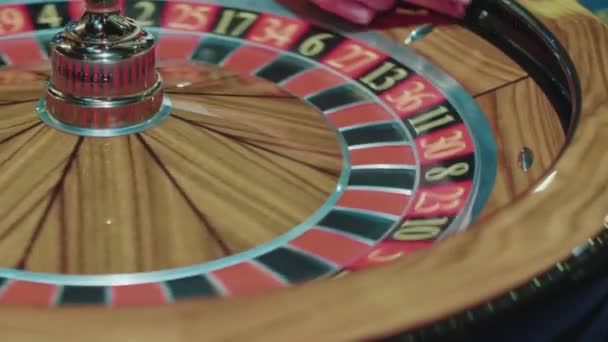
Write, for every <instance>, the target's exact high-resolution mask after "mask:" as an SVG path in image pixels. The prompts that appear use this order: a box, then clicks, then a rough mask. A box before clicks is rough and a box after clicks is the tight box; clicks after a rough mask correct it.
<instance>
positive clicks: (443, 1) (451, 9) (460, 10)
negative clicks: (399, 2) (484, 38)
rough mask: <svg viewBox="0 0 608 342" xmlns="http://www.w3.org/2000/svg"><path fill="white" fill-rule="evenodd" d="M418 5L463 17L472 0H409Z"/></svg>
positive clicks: (408, 0)
mask: <svg viewBox="0 0 608 342" xmlns="http://www.w3.org/2000/svg"><path fill="white" fill-rule="evenodd" d="M405 2H408V3H410V4H414V5H418V6H421V7H425V8H428V9H431V10H433V11H436V12H439V13H443V14H446V15H449V16H453V17H463V16H464V15H465V14H466V10H467V7H468V6H469V5H470V3H471V0H407V1H405Z"/></svg>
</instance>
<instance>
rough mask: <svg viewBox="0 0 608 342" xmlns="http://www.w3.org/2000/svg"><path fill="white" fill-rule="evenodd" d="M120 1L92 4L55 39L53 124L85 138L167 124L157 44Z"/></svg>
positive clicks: (48, 108)
mask: <svg viewBox="0 0 608 342" xmlns="http://www.w3.org/2000/svg"><path fill="white" fill-rule="evenodd" d="M117 6H118V2H117V1H112V0H109V1H94V0H91V1H87V7H86V11H85V12H84V14H83V16H82V17H81V18H80V19H79V20H78V21H75V22H71V23H70V24H69V25H68V26H67V27H66V28H65V30H64V31H62V32H60V33H58V34H57V35H56V36H55V37H54V38H53V40H52V42H51V46H50V54H49V58H50V60H51V64H52V66H51V74H50V81H49V85H48V92H47V96H46V99H45V100H44V101H42V102H41V104H40V106H39V108H38V110H39V112H40V115H41V117H42V118H43V120H45V121H46V122H47V123H48V124H50V125H51V126H54V127H56V128H59V129H62V130H64V131H67V132H70V133H74V134H81V135H102V136H112V135H120V134H125V133H135V132H138V131H141V130H143V129H146V128H149V127H151V126H153V125H154V124H157V123H158V122H160V121H162V120H163V119H164V118H165V117H166V116H167V114H168V111H169V109H168V108H165V109H164V110H163V109H162V106H163V91H162V81H161V78H160V76H159V74H158V73H157V72H156V70H155V64H156V43H155V40H154V37H153V36H152V35H151V34H149V33H147V32H146V31H144V30H142V29H141V28H140V26H139V25H138V24H137V23H136V22H135V21H134V20H132V19H128V18H126V17H124V16H123V15H122V14H121V13H120V8H119V7H117Z"/></svg>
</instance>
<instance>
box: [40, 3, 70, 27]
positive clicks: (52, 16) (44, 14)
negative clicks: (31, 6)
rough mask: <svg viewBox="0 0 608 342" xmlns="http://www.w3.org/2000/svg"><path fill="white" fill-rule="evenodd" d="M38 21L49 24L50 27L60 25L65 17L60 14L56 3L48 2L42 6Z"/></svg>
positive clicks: (41, 23)
mask: <svg viewBox="0 0 608 342" xmlns="http://www.w3.org/2000/svg"><path fill="white" fill-rule="evenodd" d="M36 23H38V24H40V25H48V26H49V27H59V26H61V24H63V18H62V17H61V16H59V12H58V11H57V6H55V5H54V4H47V5H44V6H43V7H42V10H41V11H40V14H39V15H38V18H37V19H36Z"/></svg>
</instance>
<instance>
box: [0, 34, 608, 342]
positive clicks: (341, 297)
mask: <svg viewBox="0 0 608 342" xmlns="http://www.w3.org/2000/svg"><path fill="white" fill-rule="evenodd" d="M598 25H599V24H598ZM583 99H584V98H583ZM582 108H583V110H582V116H581V120H580V125H579V127H578V129H577V131H576V132H575V133H574V135H573V138H572V142H571V144H570V146H569V147H568V149H567V150H566V151H565V153H564V154H563V156H562V158H560V159H559V160H558V161H557V163H556V165H555V168H554V170H553V171H552V174H553V175H554V176H553V182H552V183H551V186H549V187H548V188H547V189H546V190H544V191H540V192H530V193H528V194H527V195H526V196H525V197H523V198H522V199H521V200H519V201H517V202H515V203H513V204H511V205H510V206H509V207H508V208H507V209H505V210H502V211H500V212H499V213H498V214H496V215H495V216H494V217H492V218H491V220H486V221H485V222H480V223H479V224H477V225H475V227H473V229H470V230H468V231H467V232H466V233H463V234H460V235H458V236H455V237H453V238H451V239H449V240H447V241H445V242H443V243H441V244H439V245H438V246H437V247H435V248H433V249H432V252H422V253H419V254H417V255H414V256H412V257H410V258H406V259H403V260H400V261H397V262H394V263H391V264H388V265H385V266H382V267H378V268H376V269H372V270H369V271H365V272H360V273H355V274H352V275H350V276H348V277H344V278H339V279H334V280H331V281H328V280H321V281H316V282H312V283H309V284H306V285H303V286H298V287H293V288H290V289H286V290H282V291H277V292H273V293H269V294H266V295H260V296H255V297H250V298H240V299H206V300H197V301H190V302H184V303H177V304H174V305H170V306H161V307H154V308H136V309H125V310H117V311H114V312H112V313H108V311H107V309H102V308H95V307H84V308H82V307H79V308H61V309H52V310H37V309H29V308H8V307H1V308H0V336H7V337H12V338H13V339H12V340H15V339H16V338H18V337H19V338H25V339H26V340H28V341H31V340H35V339H43V340H45V341H69V340H79V341H80V340H85V339H86V340H88V341H93V340H103V341H107V340H112V339H115V340H126V339H129V340H140V339H141V340H146V341H175V340H177V341H191V340H204V341H208V340H238V341H253V340H261V341H274V340H277V341H285V340H290V341H295V340H303V341H317V340H332V341H334V340H353V339H356V340H360V339H362V338H370V337H378V336H386V335H392V334H395V333H398V332H400V331H403V330H408V329H413V328H416V327H420V326H422V325H424V324H428V323H431V322H434V321H436V320H437V319H440V318H445V317H449V316H450V315H453V314H455V313H458V312H461V311H462V310H464V309H465V308H470V307H473V306H475V305H479V304H480V303H487V301H489V300H492V299H493V298H496V296H497V295H499V294H504V293H505V292H508V291H509V290H511V289H514V288H516V287H518V286H520V285H522V284H526V283H528V282H530V281H531V280H532V279H534V278H535V277H537V276H539V275H541V274H543V273H544V272H547V271H549V270H553V269H554V268H555V267H556V266H555V265H556V263H558V262H560V261H565V262H569V263H573V262H574V263H575V262H578V261H577V260H579V258H580V257H581V256H582V255H583V254H584V252H585V251H587V252H593V251H592V250H590V249H588V247H589V246H593V245H597V243H598V242H602V243H603V241H604V239H605V237H606V236H605V235H606V234H605V233H604V234H600V232H601V225H602V220H603V219H604V216H605V215H606V211H605V210H606V203H608V193H606V191H602V189H604V188H605V187H606V178H605V175H606V174H599V175H598V173H597V170H600V171H601V170H602V167H604V168H605V167H606V166H605V165H602V158H600V156H603V155H604V153H603V152H604V149H605V147H602V146H603V145H602V144H605V141H606V139H608V129H605V128H606V126H608V105H607V104H605V103H604V105H603V106H599V107H595V108H593V107H592V106H591V105H589V104H587V103H585V102H584V103H583V107H582ZM602 125H603V127H602ZM602 128H604V129H602ZM586 156H596V158H586ZM593 175H595V177H592V176H593ZM602 176H603V177H602ZM581 189H585V191H584V192H583V191H581ZM560 196H561V197H564V196H567V198H568V199H572V200H571V201H564V200H562V201H559V200H558V199H557V198H558V197H560ZM573 196H574V197H576V196H580V197H581V199H580V200H578V197H576V198H577V200H576V201H575V200H574V197H573ZM598 234H599V237H598ZM590 237H597V239H596V240H589V238H590ZM471 246H474V248H471ZM581 246H582V247H581ZM586 248H587V249H586ZM573 251H574V252H573ZM560 265H561V264H560ZM561 268H564V270H563V272H564V273H565V272H568V267H563V265H562V266H561ZM131 338H132V339H131Z"/></svg>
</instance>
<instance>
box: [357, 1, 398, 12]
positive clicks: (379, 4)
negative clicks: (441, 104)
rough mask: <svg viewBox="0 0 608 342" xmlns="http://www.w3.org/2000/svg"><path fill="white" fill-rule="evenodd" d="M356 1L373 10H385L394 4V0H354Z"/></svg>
mask: <svg viewBox="0 0 608 342" xmlns="http://www.w3.org/2000/svg"><path fill="white" fill-rule="evenodd" d="M356 1H357V2H358V3H360V4H362V5H364V6H367V7H369V8H371V9H373V10H374V11H378V12H381V11H387V10H389V9H391V8H393V6H395V2H396V1H395V0H356Z"/></svg>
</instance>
